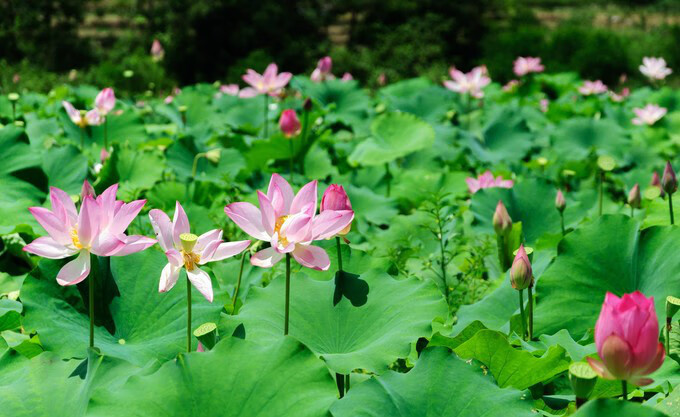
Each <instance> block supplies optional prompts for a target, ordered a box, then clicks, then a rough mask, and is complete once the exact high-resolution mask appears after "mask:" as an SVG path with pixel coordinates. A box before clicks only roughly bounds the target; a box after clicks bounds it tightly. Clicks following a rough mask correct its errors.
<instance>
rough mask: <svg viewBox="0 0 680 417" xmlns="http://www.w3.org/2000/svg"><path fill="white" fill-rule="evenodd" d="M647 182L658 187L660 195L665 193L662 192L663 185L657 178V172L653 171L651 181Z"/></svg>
mask: <svg viewBox="0 0 680 417" xmlns="http://www.w3.org/2000/svg"><path fill="white" fill-rule="evenodd" d="M649 184H650V185H652V186H654V187H658V188H659V194H660V195H661V197H663V196H665V195H666V193H664V192H663V187H661V179H660V178H659V174H658V173H656V172H655V173H653V174H652V182H650V183H649Z"/></svg>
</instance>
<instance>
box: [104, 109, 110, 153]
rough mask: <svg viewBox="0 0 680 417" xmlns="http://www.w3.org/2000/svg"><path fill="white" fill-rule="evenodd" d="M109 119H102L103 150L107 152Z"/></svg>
mask: <svg viewBox="0 0 680 417" xmlns="http://www.w3.org/2000/svg"><path fill="white" fill-rule="evenodd" d="M108 125H109V118H108V117H106V118H104V149H106V151H107V152H108V150H109V134H108V130H109V129H108Z"/></svg>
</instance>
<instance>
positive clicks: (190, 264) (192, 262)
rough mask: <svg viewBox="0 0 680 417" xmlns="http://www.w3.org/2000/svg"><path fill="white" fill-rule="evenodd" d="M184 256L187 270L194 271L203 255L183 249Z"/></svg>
mask: <svg viewBox="0 0 680 417" xmlns="http://www.w3.org/2000/svg"><path fill="white" fill-rule="evenodd" d="M182 258H184V267H185V268H186V269H187V271H193V270H194V268H195V267H196V264H197V263H199V262H200V261H201V255H199V254H197V253H193V252H185V251H184V250H182Z"/></svg>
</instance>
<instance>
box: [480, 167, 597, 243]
mask: <svg viewBox="0 0 680 417" xmlns="http://www.w3.org/2000/svg"><path fill="white" fill-rule="evenodd" d="M556 195H557V190H556V189H555V187H554V186H553V185H550V184H548V183H547V182H545V181H542V180H534V179H530V180H525V181H520V182H519V183H517V184H515V186H514V187H513V188H511V189H507V188H487V189H483V190H480V191H478V192H476V193H475V194H474V195H473V196H472V203H471V206H470V209H471V211H472V213H473V214H474V216H475V224H476V226H477V227H478V228H479V229H480V230H483V231H484V232H486V233H494V232H493V225H492V222H491V220H492V219H493V213H494V211H495V210H496V205H497V204H498V201H499V200H500V201H503V204H504V205H505V207H506V208H507V209H508V214H510V217H511V218H512V221H513V222H522V232H523V234H524V238H525V239H526V242H527V243H528V244H529V245H532V244H534V243H535V242H536V240H537V239H538V238H540V237H541V236H543V235H544V234H546V233H551V234H555V235H557V234H560V233H561V232H560V214H559V212H558V211H557V210H556V209H555V196H556ZM566 197H567V209H566V210H565V211H564V223H565V227H570V226H574V225H576V224H577V223H578V222H580V221H581V220H582V219H583V216H584V214H585V213H586V211H587V210H588V209H589V208H590V207H592V205H593V204H594V203H595V201H596V199H595V198H590V199H588V198H586V197H585V195H584V197H581V201H574V200H572V196H571V195H570V194H567V196H566ZM591 197H595V196H594V195H592V196H591Z"/></svg>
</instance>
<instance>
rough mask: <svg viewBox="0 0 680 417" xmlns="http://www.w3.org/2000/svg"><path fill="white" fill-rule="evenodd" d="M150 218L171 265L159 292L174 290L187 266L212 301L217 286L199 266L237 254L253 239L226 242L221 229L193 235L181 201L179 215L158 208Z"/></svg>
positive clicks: (202, 291) (205, 295)
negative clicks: (213, 287) (181, 272)
mask: <svg viewBox="0 0 680 417" xmlns="http://www.w3.org/2000/svg"><path fill="white" fill-rule="evenodd" d="M149 219H151V225H152V226H153V230H154V232H156V237H157V238H158V244H159V245H160V246H161V248H163V250H164V251H165V256H166V257H167V258H168V264H167V265H165V267H164V268H163V271H162V272H161V279H160V283H159V285H158V291H159V292H166V291H169V290H171V289H172V287H174V286H175V284H176V283H177V279H178V278H179V273H180V271H181V270H182V267H184V269H185V270H186V272H187V277H188V278H189V281H191V284H193V286H194V287H196V289H197V290H198V291H199V292H200V293H201V294H203V296H204V297H205V298H206V300H208V301H210V302H211V303H212V301H213V289H212V283H211V281H210V276H209V275H208V273H207V272H205V271H203V270H202V269H201V268H199V267H198V266H199V265H205V264H206V263H208V262H216V261H221V260H222V259H226V258H230V257H232V256H234V255H237V254H239V253H241V252H243V251H244V250H246V248H247V247H248V245H250V241H249V240H242V241H238V242H223V241H222V230H221V229H215V230H211V231H209V232H206V233H204V234H202V235H201V236H196V235H193V234H191V232H190V228H189V219H188V218H187V215H186V213H185V212H184V209H183V208H182V206H181V205H180V204H179V202H176V204H175V216H174V218H173V219H172V221H170V218H169V217H168V215H167V214H165V213H164V212H163V211H161V210H157V209H154V210H151V211H150V212H149Z"/></svg>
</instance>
